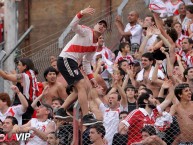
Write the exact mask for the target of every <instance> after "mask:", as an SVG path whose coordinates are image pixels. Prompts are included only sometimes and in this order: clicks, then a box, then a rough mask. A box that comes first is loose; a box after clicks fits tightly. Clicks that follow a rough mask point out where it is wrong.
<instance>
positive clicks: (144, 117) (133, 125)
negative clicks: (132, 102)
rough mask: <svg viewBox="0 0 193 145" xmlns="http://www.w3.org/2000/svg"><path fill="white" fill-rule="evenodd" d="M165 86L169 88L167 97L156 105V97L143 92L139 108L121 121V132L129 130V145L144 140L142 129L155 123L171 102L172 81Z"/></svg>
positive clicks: (172, 93)
mask: <svg viewBox="0 0 193 145" xmlns="http://www.w3.org/2000/svg"><path fill="white" fill-rule="evenodd" d="M164 83H165V84H164V85H165V86H167V88H168V89H169V94H168V95H167V97H166V99H165V100H164V101H163V102H162V103H161V104H160V105H158V106H156V104H157V102H156V99H155V98H153V97H152V96H151V95H149V94H147V93H143V94H142V95H141V96H139V98H138V101H137V102H138V106H139V108H138V109H135V110H134V111H132V112H131V113H129V115H128V116H127V117H126V118H125V119H124V120H123V121H121V122H120V124H119V133H121V132H123V131H125V130H128V145H131V144H132V143H134V142H140V141H141V140H142V135H141V130H142V128H143V127H144V126H146V125H154V123H155V120H156V118H157V117H160V114H161V112H162V111H163V110H164V109H165V108H166V107H167V106H168V105H169V104H170V103H171V100H172V98H173V96H174V91H173V87H172V83H171V81H165V82H164Z"/></svg>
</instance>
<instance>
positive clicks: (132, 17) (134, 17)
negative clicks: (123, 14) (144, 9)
mask: <svg viewBox="0 0 193 145" xmlns="http://www.w3.org/2000/svg"><path fill="white" fill-rule="evenodd" d="M138 18H139V14H138V12H136V11H131V12H130V13H129V14H128V21H129V23H137V20H138Z"/></svg>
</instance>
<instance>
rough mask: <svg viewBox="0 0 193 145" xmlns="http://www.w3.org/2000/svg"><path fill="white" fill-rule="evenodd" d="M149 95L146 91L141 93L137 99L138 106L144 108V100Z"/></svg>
mask: <svg viewBox="0 0 193 145" xmlns="http://www.w3.org/2000/svg"><path fill="white" fill-rule="evenodd" d="M149 97H150V95H149V94H148V93H142V94H141V95H140V96H139V97H138V100H137V104H138V107H141V108H145V106H146V104H145V102H144V100H148V99H149Z"/></svg>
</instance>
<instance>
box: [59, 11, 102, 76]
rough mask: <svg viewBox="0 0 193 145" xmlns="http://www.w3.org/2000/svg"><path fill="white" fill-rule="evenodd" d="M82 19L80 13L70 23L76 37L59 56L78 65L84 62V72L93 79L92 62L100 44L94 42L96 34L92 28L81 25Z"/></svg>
mask: <svg viewBox="0 0 193 145" xmlns="http://www.w3.org/2000/svg"><path fill="white" fill-rule="evenodd" d="M81 18H82V15H81V14H80V13H78V14H77V15H76V16H75V17H74V19H73V20H72V22H71V23H70V26H71V29H72V30H73V31H74V32H75V33H76V35H75V36H74V37H73V38H72V39H71V40H70V41H69V42H68V43H67V45H66V46H65V47H64V49H63V50H62V52H61V53H60V55H59V56H60V57H63V58H70V59H73V60H74V61H76V62H77V63H80V62H81V61H82V64H83V70H84V71H85V73H86V74H87V76H88V78H89V79H92V78H94V76H93V72H92V70H91V64H90V62H91V61H92V58H93V56H94V54H95V52H96V50H97V46H98V43H94V41H93V40H94V39H93V38H94V37H93V35H94V32H93V30H92V29H91V28H89V27H87V26H83V25H79V22H80V19H81ZM85 36H86V37H85Z"/></svg>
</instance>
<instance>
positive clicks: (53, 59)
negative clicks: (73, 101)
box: [50, 56, 68, 98]
mask: <svg viewBox="0 0 193 145" xmlns="http://www.w3.org/2000/svg"><path fill="white" fill-rule="evenodd" d="M50 64H51V66H52V67H53V68H55V69H56V70H57V72H58V74H57V78H56V82H60V83H61V84H62V86H63V88H65V92H66V88H67V85H68V84H67V82H66V80H65V79H64V77H63V76H62V74H61V73H60V72H59V71H58V67H57V59H56V57H55V56H51V58H50ZM67 96H68V94H67V93H66V94H65V96H64V98H66V97H67Z"/></svg>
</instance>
